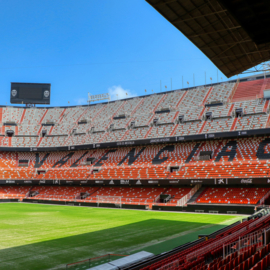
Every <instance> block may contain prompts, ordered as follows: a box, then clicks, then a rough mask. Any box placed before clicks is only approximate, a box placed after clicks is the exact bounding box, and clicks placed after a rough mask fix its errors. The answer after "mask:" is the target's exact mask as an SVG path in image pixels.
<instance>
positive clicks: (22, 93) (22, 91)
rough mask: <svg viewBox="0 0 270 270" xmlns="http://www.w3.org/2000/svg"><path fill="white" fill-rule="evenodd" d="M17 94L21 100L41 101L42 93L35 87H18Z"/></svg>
mask: <svg viewBox="0 0 270 270" xmlns="http://www.w3.org/2000/svg"><path fill="white" fill-rule="evenodd" d="M18 94H19V98H21V99H23V98H27V99H42V95H43V91H42V89H40V88H36V87H20V88H19V93H18Z"/></svg>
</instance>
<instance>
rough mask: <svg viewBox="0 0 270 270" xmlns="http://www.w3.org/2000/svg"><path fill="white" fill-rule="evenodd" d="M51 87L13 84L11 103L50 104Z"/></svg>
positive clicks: (46, 85) (40, 84)
mask: <svg viewBox="0 0 270 270" xmlns="http://www.w3.org/2000/svg"><path fill="white" fill-rule="evenodd" d="M50 99H51V85H50V84H48V83H46V84H45V83H11V89H10V103H12V104H14V103H15V104H30V103H31V104H50Z"/></svg>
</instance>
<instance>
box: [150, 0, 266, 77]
mask: <svg viewBox="0 0 270 270" xmlns="http://www.w3.org/2000/svg"><path fill="white" fill-rule="evenodd" d="M146 1H147V2H148V3H149V4H150V5H152V6H153V7H154V8H155V9H156V10H157V11H158V12H159V13H160V14H161V15H163V16H164V17H165V18H166V19H167V20H168V21H169V22H170V23H171V24H173V25H174V26H175V27H176V28H177V29H178V30H179V31H181V32H182V33H183V34H184V35H185V36H186V37H187V38H188V39H189V40H190V41H191V42H192V43H193V44H195V45H196V46H197V47H198V48H199V49H200V50H201V51H202V52H203V53H204V54H205V55H206V56H207V57H208V58H209V59H210V60H211V61H212V62H213V63H214V64H215V65H216V66H217V68H218V69H219V70H220V71H221V72H222V73H223V74H225V75H226V76H227V77H231V76H233V75H237V74H239V73H242V72H243V71H245V70H247V69H249V68H252V67H254V66H256V65H258V64H260V63H263V62H266V61H269V60H270V27H269V22H270V1H265V0H146Z"/></svg>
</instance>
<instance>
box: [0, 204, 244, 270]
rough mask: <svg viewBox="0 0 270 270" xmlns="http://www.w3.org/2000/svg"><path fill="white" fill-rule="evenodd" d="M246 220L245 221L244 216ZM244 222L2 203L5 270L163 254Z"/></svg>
mask: <svg viewBox="0 0 270 270" xmlns="http://www.w3.org/2000/svg"><path fill="white" fill-rule="evenodd" d="M242 218H243V217H242ZM239 219H241V217H236V216H225V215H205V214H184V213H170V212H151V211H138V210H123V209H102V208H88V207H73V206H56V205H36V204H23V203H1V204H0V232H1V241H0V269H1V270H2V269H3V270H7V269H11V270H17V269H18V270H22V269H23V270H34V269H36V270H42V269H51V270H58V269H65V265H66V264H67V263H72V262H76V261H80V260H84V259H87V258H91V257H96V256H100V255H104V254H107V253H118V254H131V253H134V252H136V251H139V250H147V251H150V252H153V253H160V252H163V251H165V250H169V249H171V248H173V247H175V246H178V245H180V244H182V243H184V242H187V241H191V240H195V239H197V235H198V234H200V233H210V232H212V231H215V230H218V229H220V228H222V227H224V226H226V225H228V224H231V223H233V222H235V221H236V220H239Z"/></svg>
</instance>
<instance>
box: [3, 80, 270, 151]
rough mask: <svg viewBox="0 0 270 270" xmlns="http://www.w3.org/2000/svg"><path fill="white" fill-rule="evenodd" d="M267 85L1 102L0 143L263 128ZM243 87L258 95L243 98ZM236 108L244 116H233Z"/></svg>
mask: <svg viewBox="0 0 270 270" xmlns="http://www.w3.org/2000/svg"><path fill="white" fill-rule="evenodd" d="M269 84H270V79H266V80H257V81H249V82H241V83H239V84H238V83H221V84H218V85H215V86H213V87H209V86H207V87H204V86H200V87H196V88H191V89H188V90H176V91H171V92H167V93H158V94H152V95H148V96H143V97H135V98H130V99H126V100H117V101H112V102H108V103H102V104H94V105H90V106H76V107H65V108H60V107H54V108H16V107H1V108H0V135H1V136H0V146H2V147H54V146H56V147H58V146H73V145H83V144H92V143H103V142H114V141H117V142H118V141H123V140H140V139H149V138H161V137H172V136H188V135H194V134H205V133H213V132H229V131H238V130H249V129H261V128H266V127H268V126H269V124H270V115H269V101H268V100H267V101H265V100H263V99H262V94H263V91H264V89H266V87H268V85H269ZM247 86H251V88H252V89H253V88H254V87H255V88H256V89H257V90H256V91H257V92H258V93H259V94H258V93H257V92H256V91H255V92H256V93H257V94H248V95H249V96H248V97H247V96H246V95H245V94H244V90H245V89H246V87H247ZM243 89H244V90H243ZM239 93H240V94H239ZM250 93H251V92H250ZM239 95H240V98H239ZM250 95H251V96H250ZM232 96H233V98H232ZM214 103H216V104H214ZM205 105H206V106H205ZM237 109H238V110H239V109H242V112H243V115H242V116H241V117H238V118H237V119H236V118H235V116H236V110H237ZM209 113H212V115H211V117H210V119H209V117H206V115H207V116H209ZM237 116H239V115H237ZM206 118H207V119H206ZM10 130H11V131H13V138H11V139H10V138H7V136H8V135H7V131H10ZM44 132H46V134H45V137H44V138H43V136H44ZM42 134H43V135H42ZM15 137H16V138H15Z"/></svg>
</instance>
